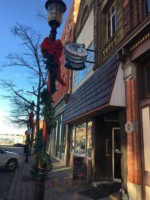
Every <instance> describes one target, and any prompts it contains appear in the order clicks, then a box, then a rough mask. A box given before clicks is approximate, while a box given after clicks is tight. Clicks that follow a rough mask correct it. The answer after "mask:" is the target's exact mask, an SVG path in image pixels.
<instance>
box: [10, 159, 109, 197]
mask: <svg viewBox="0 0 150 200" xmlns="http://www.w3.org/2000/svg"><path fill="white" fill-rule="evenodd" d="M24 159H25V157H24V156H23V162H22V163H21V165H20V166H19V167H18V169H17V170H16V172H15V175H14V179H13V182H12V185H11V188H10V191H9V197H8V200H33V199H36V198H34V190H35V182H34V181H33V180H32V178H31V176H30V170H31V166H32V157H31V156H30V157H29V163H24ZM90 188H91V184H89V183H88V182H87V181H74V180H72V171H71V168H69V167H66V166H64V165H62V164H61V163H59V162H57V161H56V160H54V159H53V170H52V172H50V173H49V174H48V175H47V177H46V180H45V195H44V197H45V198H44V200H94V198H89V197H88V196H87V195H86V196H84V195H81V194H80V192H82V191H86V190H88V189H90ZM41 200H42V199H41ZM97 200H98V199H97ZM99 200H110V198H109V197H106V198H102V199H99Z"/></svg>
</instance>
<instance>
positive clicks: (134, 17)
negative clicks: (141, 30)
mask: <svg viewBox="0 0 150 200" xmlns="http://www.w3.org/2000/svg"><path fill="white" fill-rule="evenodd" d="M145 16H146V0H124V3H123V23H124V33H125V35H127V34H128V33H129V32H131V31H132V30H133V29H134V28H135V27H136V26H137V25H138V24H140V22H141V21H142V20H143V19H144V18H145Z"/></svg>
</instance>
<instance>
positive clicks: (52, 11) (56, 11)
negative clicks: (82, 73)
mask: <svg viewBox="0 0 150 200" xmlns="http://www.w3.org/2000/svg"><path fill="white" fill-rule="evenodd" d="M45 8H46V10H47V20H48V24H49V26H50V27H51V32H50V35H49V38H50V40H51V41H52V42H55V40H56V34H57V28H58V27H59V26H60V25H61V23H62V19H63V14H64V12H65V11H66V4H65V3H64V2H63V1H62V0H47V1H46V3H45ZM44 54H45V49H44ZM48 54H49V53H48V52H46V57H47V60H48V57H52V55H48ZM51 59H52V60H53V58H51ZM52 60H51V66H50V71H51V74H54V73H55V71H56V69H55V68H54V67H53V66H52ZM53 64H54V61H53ZM53 71H54V72H53ZM42 167H43V166H41V167H39V173H38V177H39V181H37V182H36V186H35V191H34V200H44V186H45V169H44V168H42Z"/></svg>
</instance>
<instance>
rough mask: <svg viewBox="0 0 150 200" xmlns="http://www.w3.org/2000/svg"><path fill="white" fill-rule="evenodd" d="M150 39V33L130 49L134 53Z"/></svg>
mask: <svg viewBox="0 0 150 200" xmlns="http://www.w3.org/2000/svg"><path fill="white" fill-rule="evenodd" d="M149 38H150V31H149V32H148V33H146V34H145V35H144V36H142V37H141V38H140V39H139V40H138V41H137V42H135V43H134V44H133V45H132V46H131V47H130V52H132V51H134V50H135V49H137V48H138V47H139V46H140V45H141V44H142V43H143V42H145V41H146V40H148V39H149Z"/></svg>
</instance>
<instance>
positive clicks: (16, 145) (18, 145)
mask: <svg viewBox="0 0 150 200" xmlns="http://www.w3.org/2000/svg"><path fill="white" fill-rule="evenodd" d="M14 147H24V144H21V143H16V144H14Z"/></svg>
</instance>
